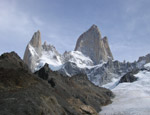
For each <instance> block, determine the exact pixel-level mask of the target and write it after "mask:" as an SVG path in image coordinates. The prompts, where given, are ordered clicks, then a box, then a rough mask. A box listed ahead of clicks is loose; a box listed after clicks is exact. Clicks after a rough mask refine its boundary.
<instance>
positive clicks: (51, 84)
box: [0, 25, 150, 115]
mask: <svg viewBox="0 0 150 115" xmlns="http://www.w3.org/2000/svg"><path fill="white" fill-rule="evenodd" d="M120 55H121V54H120ZM149 76H150V54H147V55H146V56H142V57H139V59H138V60H137V61H134V62H126V61H124V62H120V61H118V60H115V59H114V57H113V54H112V52H111V49H110V47H109V43H108V38H107V37H106V36H105V37H102V36H101V33H100V30H99V29H98V27H97V26H96V25H92V26H91V27H90V28H89V29H88V30H87V31H85V32H84V33H83V34H81V35H80V36H79V38H78V39H77V42H76V46H75V48H74V51H65V52H64V53H63V54H60V53H59V52H58V51H57V50H56V48H55V47H54V46H53V45H51V44H47V42H44V43H43V42H42V39H41V32H40V31H39V30H38V31H37V32H35V33H34V34H33V36H32V38H31V40H30V41H29V43H28V44H27V46H26V49H25V53H24V57H23V60H22V59H21V58H20V57H19V56H18V55H17V54H16V53H15V52H10V53H4V54H2V55H1V56H0V114H1V115H98V114H99V115H138V114H139V115H149V113H150V111H149V110H150V106H149V103H150V93H149V92H150V85H149V82H150V77H149ZM99 112H100V113H99Z"/></svg>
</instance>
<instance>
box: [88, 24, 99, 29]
mask: <svg viewBox="0 0 150 115" xmlns="http://www.w3.org/2000/svg"><path fill="white" fill-rule="evenodd" d="M90 29H98V27H97V25H95V24H93V25H92V26H91V28H90Z"/></svg>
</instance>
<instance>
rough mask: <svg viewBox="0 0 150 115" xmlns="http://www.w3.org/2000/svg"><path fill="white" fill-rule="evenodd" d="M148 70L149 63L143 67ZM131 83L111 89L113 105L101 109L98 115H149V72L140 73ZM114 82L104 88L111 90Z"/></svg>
mask: <svg viewBox="0 0 150 115" xmlns="http://www.w3.org/2000/svg"><path fill="white" fill-rule="evenodd" d="M144 67H145V68H150V63H149V64H146V65H145V66H144ZM135 76H136V77H138V80H137V81H135V82H133V83H120V84H119V85H117V86H116V87H115V88H113V89H112V91H113V93H114V94H115V95H116V96H115V98H114V99H113V100H112V101H113V103H112V104H110V105H108V106H104V107H102V111H101V112H100V115H150V71H147V70H144V71H140V72H139V73H138V74H136V75H135ZM115 83H117V81H116V80H115V82H113V84H111V85H110V83H109V85H105V87H107V88H108V86H109V88H110V89H111V88H112V86H113V87H114V85H115Z"/></svg>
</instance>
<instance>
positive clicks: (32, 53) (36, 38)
mask: <svg viewBox="0 0 150 115" xmlns="http://www.w3.org/2000/svg"><path fill="white" fill-rule="evenodd" d="M41 51H42V42H41V33H40V31H37V32H35V33H34V35H33V37H32V39H31V40H30V42H29V43H28V45H27V47H26V50H25V53H24V58H23V60H24V62H25V63H26V64H27V65H28V67H29V68H30V70H31V71H32V72H33V70H34V69H35V67H36V61H37V60H38V59H39V57H40V56H41Z"/></svg>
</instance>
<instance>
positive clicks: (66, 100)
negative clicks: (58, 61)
mask: <svg viewBox="0 0 150 115" xmlns="http://www.w3.org/2000/svg"><path fill="white" fill-rule="evenodd" d="M35 74H36V75H34V74H32V73H31V72H30V71H29V69H28V67H27V66H26V65H25V64H24V62H23V61H22V60H21V59H20V57H19V56H18V55H17V54H16V53H15V52H11V53H5V54H3V55H1V56H0V115H97V113H98V112H99V111H100V110H101V106H103V105H107V104H110V103H111V100H110V99H111V98H112V97H113V94H112V92H111V91H110V90H108V89H105V88H100V87H97V86H95V85H93V84H92V83H91V82H90V81H89V80H88V79H87V77H86V76H85V75H76V76H73V77H71V78H69V77H64V76H62V75H61V74H59V73H58V72H53V71H51V70H50V69H49V67H48V65H45V66H44V67H43V68H41V69H40V70H39V71H37V72H36V73H35Z"/></svg>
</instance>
